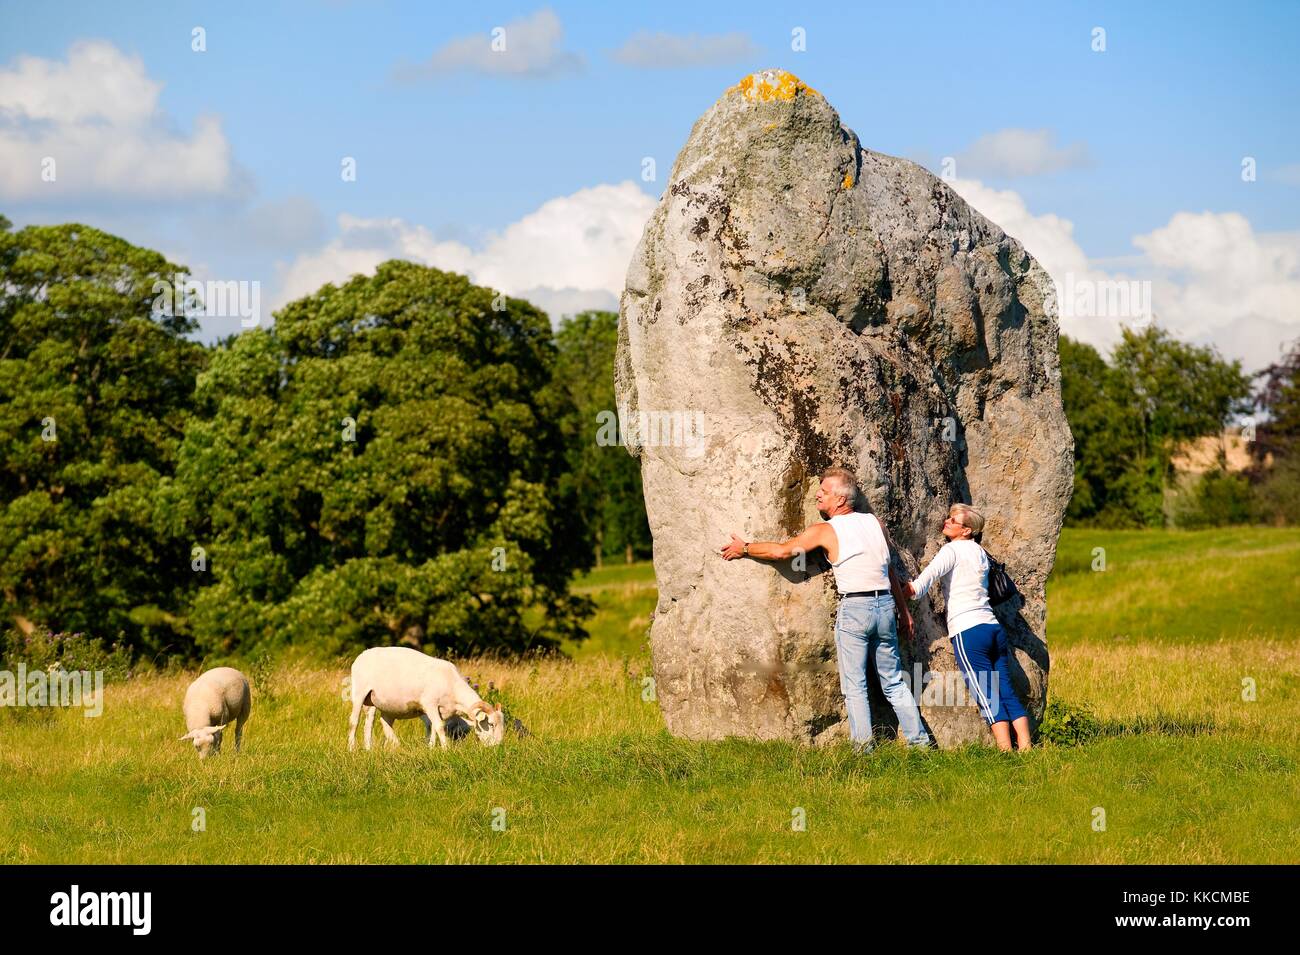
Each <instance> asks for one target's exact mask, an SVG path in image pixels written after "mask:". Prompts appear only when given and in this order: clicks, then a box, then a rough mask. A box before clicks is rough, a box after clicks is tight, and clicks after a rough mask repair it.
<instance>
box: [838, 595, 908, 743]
mask: <svg viewBox="0 0 1300 955" xmlns="http://www.w3.org/2000/svg"><path fill="white" fill-rule="evenodd" d="M835 649H836V651H837V659H838V661H839V668H840V691H841V692H842V693H843V694H844V707H845V709H847V710H848V712H849V736H850V737H851V738H852V740H853V742H854V744H855V745H857V746H859V747H860V748H863V749H867V748H870V746H871V702H870V696H869V695H868V693H867V660H868V659H869V658H871V657H874V658H875V661H876V675H877V676H878V677H879V678H880V688H881V689H882V690H883V691H884V693H885V699H887V700H888V701H889V705H890V706H892V707H893V708H894V714H895V715H896V716H897V717H898V735H899V736H901V737H903V738H904V739H905V740H907V742H908V743H909V744H910V745H912V746H929V745H930V737H929V735H928V734H927V733H926V731H925V727H923V726H922V725H921V711H920V710H919V709H917V706H916V699H915V698H914V697H913V696H912V691H911V690H910V689H908V687H907V684H906V683H904V682H903V663H902V660H901V659H900V658H899V654H898V621H897V620H896V619H895V617H894V598H893V597H892V596H890V595H889V594H885V595H884V596H882V597H844V598H841V600H840V609H839V612H838V613H837V614H836V615H835Z"/></svg>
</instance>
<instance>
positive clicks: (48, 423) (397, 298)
mask: <svg viewBox="0 0 1300 955" xmlns="http://www.w3.org/2000/svg"><path fill="white" fill-rule="evenodd" d="M185 272H186V270H185V269H184V268H183V267H181V266H178V265H176V264H174V263H171V262H168V261H167V260H166V259H165V257H164V256H162V255H161V254H159V253H157V252H153V251H150V250H148V249H143V248H139V247H136V246H134V245H131V244H130V243H129V242H126V241H124V240H123V239H120V238H117V237H115V236H112V235H109V234H107V233H104V232H102V231H99V230H96V229H93V228H89V227H86V226H83V225H75V224H69V225H59V226H29V227H26V228H24V229H21V230H17V231H15V230H13V229H12V227H11V225H10V223H9V222H8V221H7V220H5V219H3V217H0V618H2V620H3V622H2V623H0V633H6V634H8V636H7V639H8V640H9V641H10V642H11V643H12V642H13V641H15V640H18V641H21V640H29V639H34V638H35V637H39V635H40V634H41V633H47V634H48V632H49V631H50V630H53V631H60V632H64V633H78V634H88V635H93V636H95V637H98V638H104V639H106V640H112V641H117V642H119V643H120V644H121V645H122V646H124V647H127V648H129V649H130V650H132V651H133V652H135V653H137V654H140V655H144V656H146V657H151V656H152V657H171V656H177V657H182V658H186V657H200V656H212V655H223V654H231V653H239V654H245V655H247V654H257V653H261V652H274V651H276V650H278V649H280V648H283V647H286V646H298V647H304V648H307V649H309V650H311V651H313V652H319V653H323V654H335V653H343V652H348V651H351V650H355V649H356V648H358V647H361V646H365V645H374V644H388V643H398V642H406V643H409V644H411V645H415V646H420V647H423V648H425V649H432V650H435V651H436V652H439V653H444V654H455V655H465V654H472V653H476V652H482V651H485V650H498V651H504V652H511V653H518V652H525V651H529V650H534V649H542V650H544V649H551V648H554V647H556V646H558V645H559V643H560V642H561V641H563V640H565V639H566V638H570V639H581V637H582V636H583V634H584V632H583V622H584V620H585V619H586V618H587V617H588V616H589V615H590V613H591V611H592V604H591V601H590V600H589V599H588V598H586V597H583V596H580V595H575V594H573V593H571V590H570V583H571V581H572V580H573V578H574V576H575V575H576V574H579V573H582V572H584V571H586V570H588V569H590V568H591V567H592V566H593V565H597V564H599V563H601V562H602V561H605V560H618V561H623V560H634V559H644V558H647V557H649V556H650V553H651V538H650V531H649V527H648V525H647V522H646V516H645V510H644V506H643V499H642V493H641V478H640V470H639V466H638V464H637V462H636V461H635V459H633V458H632V457H631V456H630V455H628V454H627V453H626V452H625V451H624V450H623V449H621V448H618V447H602V446H600V445H599V444H597V442H596V441H595V440H594V437H595V433H596V421H597V415H598V414H599V413H600V412H604V411H609V410H611V409H614V408H615V398H614V384H613V367H614V353H615V349H616V344H617V333H618V319H617V315H615V314H614V313H612V312H584V313H581V314H579V315H576V316H573V317H571V318H566V319H565V320H564V321H563V322H562V323H561V324H560V326H559V328H558V329H556V330H552V327H551V324H550V321H549V319H548V317H547V316H546V314H545V313H544V312H542V311H541V310H540V309H538V308H536V307H535V306H533V305H532V304H530V303H528V302H526V301H524V300H522V299H516V298H510V297H507V296H502V295H497V294H496V293H494V292H493V291H492V290H489V289H484V288H480V287H477V286H475V285H473V284H472V283H470V282H469V280H468V279H466V278H465V277H464V276H461V275H456V274H453V273H447V272H442V271H440V270H438V269H433V268H428V267H424V266H420V265H416V264H413V263H410V262H403V261H396V260H394V261H389V262H386V263H384V264H382V265H381V266H379V267H378V269H377V270H376V272H375V274H374V275H373V276H369V277H365V276H355V277H353V278H352V279H351V280H349V281H348V282H346V283H343V284H341V285H338V286H335V285H326V286H324V287H323V288H321V289H319V290H317V291H316V292H315V293H313V294H311V295H308V296H306V297H304V298H301V299H298V300H297V301H294V302H292V303H290V304H288V305H286V306H285V307H284V308H282V309H281V310H280V311H278V312H277V313H276V320H275V322H274V324H272V325H270V326H269V327H260V328H254V329H251V330H248V331H246V332H243V333H241V334H239V335H237V336H231V337H230V338H228V339H226V340H223V341H221V342H218V343H217V344H215V345H212V346H208V345H204V344H201V343H199V342H197V341H195V340H194V338H193V336H194V334H195V333H196V332H197V331H198V324H197V321H196V320H195V319H194V317H193V316H192V315H189V314H186V313H185V311H184V310H183V309H175V308H173V309H164V310H162V311H159V309H158V308H157V300H158V296H157V283H158V282H159V281H170V280H171V279H173V277H174V276H175V275H177V274H178V273H179V274H185ZM1061 357H1062V378H1063V388H1064V393H1065V402H1066V410H1067V414H1068V416H1069V418H1070V422H1071V426H1072V428H1073V429H1074V433H1075V440H1076V473H1075V496H1074V500H1073V502H1072V504H1071V511H1070V517H1071V519H1072V520H1077V521H1093V522H1099V523H1110V524H1120V525H1133V526H1139V525H1152V524H1158V523H1161V522H1162V521H1163V520H1164V517H1163V516H1162V515H1163V514H1164V512H1163V511H1162V510H1161V501H1162V500H1163V497H1162V495H1164V494H1165V493H1166V492H1167V490H1168V482H1169V480H1170V475H1171V472H1170V460H1171V455H1172V452H1173V449H1174V448H1175V447H1176V446H1177V444H1178V442H1179V441H1182V440H1185V439H1186V438H1188V437H1191V436H1196V435H1201V434H1206V433H1212V432H1214V431H1215V429H1218V428H1221V427H1222V425H1223V424H1224V423H1225V422H1227V421H1228V420H1230V419H1231V418H1232V417H1233V416H1234V415H1237V414H1239V413H1241V412H1242V411H1243V409H1247V408H1248V407H1249V406H1250V404H1251V402H1252V400H1254V401H1262V402H1263V404H1264V405H1265V406H1266V407H1267V411H1268V412H1269V414H1271V415H1272V417H1271V419H1269V421H1270V423H1269V424H1268V425H1267V426H1261V430H1260V440H1259V442H1258V445H1259V447H1260V449H1261V454H1265V453H1266V454H1267V455H1268V460H1269V461H1272V462H1273V466H1272V468H1271V469H1268V470H1267V472H1265V470H1264V469H1262V468H1261V470H1260V472H1259V475H1258V476H1257V477H1247V478H1240V479H1238V478H1236V477H1231V476H1230V478H1231V480H1232V481H1235V480H1242V481H1246V482H1248V483H1249V482H1254V483H1253V484H1251V486H1250V487H1249V488H1248V489H1247V490H1248V492H1249V494H1250V500H1251V501H1252V502H1253V503H1252V505H1251V506H1252V507H1254V508H1256V509H1257V510H1254V511H1251V514H1252V515H1257V514H1258V513H1259V510H1258V509H1259V508H1261V507H1263V505H1262V504H1261V503H1260V502H1263V501H1266V500H1270V501H1282V502H1287V501H1289V502H1290V503H1289V505H1287V506H1289V507H1291V510H1290V511H1286V510H1285V508H1284V507H1283V508H1280V509H1276V508H1275V512H1276V513H1283V512H1285V513H1286V514H1287V515H1289V519H1291V520H1294V519H1295V510H1294V508H1295V502H1296V494H1295V491H1294V488H1295V486H1296V483H1297V482H1296V477H1295V474H1296V465H1295V460H1296V456H1295V454H1294V444H1295V435H1296V434H1297V431H1298V429H1297V423H1298V422H1297V419H1298V418H1300V413H1298V410H1297V409H1298V406H1300V402H1298V401H1297V391H1296V364H1297V359H1296V354H1295V352H1294V351H1293V352H1292V353H1291V355H1290V357H1289V359H1288V361H1290V363H1291V364H1289V365H1283V364H1279V365H1278V366H1277V367H1275V368H1274V369H1272V371H1271V372H1270V373H1269V375H1266V376H1265V377H1264V379H1263V385H1262V387H1261V389H1260V390H1258V391H1257V392H1252V390H1251V381H1250V379H1249V378H1247V377H1246V376H1245V375H1244V374H1243V373H1242V372H1241V369H1240V368H1239V366H1237V365H1236V364H1235V363H1226V362H1223V361H1222V360H1221V359H1220V358H1219V357H1218V356H1217V355H1215V354H1214V353H1212V352H1210V351H1208V350H1205V349H1196V348H1192V347H1191V346H1187V345H1184V344H1183V343H1180V342H1178V341H1176V340H1175V339H1172V338H1171V337H1170V336H1168V335H1167V334H1166V333H1164V332H1163V331H1161V330H1159V329H1148V330H1146V331H1144V332H1140V333H1138V332H1126V333H1125V337H1124V340H1123V342H1122V343H1121V345H1120V346H1119V347H1118V348H1117V349H1116V350H1115V352H1114V354H1113V355H1112V356H1111V357H1110V359H1109V360H1106V359H1103V358H1102V356H1100V355H1099V354H1098V353H1097V352H1096V351H1095V350H1093V349H1091V348H1089V347H1088V346H1086V345H1081V344H1079V343H1076V342H1072V341H1070V340H1069V339H1062V352H1061ZM1252 395H1253V396H1254V397H1253V398H1252ZM1262 460H1264V458H1263V457H1261V461H1262ZM1288 469H1289V470H1288ZM1265 473H1267V474H1268V475H1269V477H1267V478H1266V477H1264V475H1265ZM1287 474H1289V475H1290V477H1289V478H1286V480H1289V481H1290V484H1286V480H1281V479H1280V478H1279V476H1285V475H1287ZM1255 484H1258V487H1256V486H1255ZM1224 486H1227V485H1224ZM1265 489H1269V490H1268V491H1267V493H1266V491H1265ZM1240 490H1241V489H1240V488H1237V487H1236V485H1235V484H1232V485H1231V486H1230V487H1228V496H1229V497H1231V496H1232V495H1234V494H1237V492H1238V491H1240ZM1203 493H1204V494H1205V495H1207V496H1208V499H1210V500H1211V501H1216V500H1218V498H1215V497H1214V495H1216V494H1217V495H1220V497H1222V496H1223V495H1224V493H1225V492H1224V491H1223V488H1222V487H1220V486H1218V485H1215V486H1210V485H1207V487H1206V489H1204V491H1203ZM1267 494H1272V495H1273V497H1271V498H1270V497H1268V496H1267ZM1288 494H1289V495H1290V497H1287V495H1288ZM1232 499H1233V500H1235V498H1232ZM1263 509H1264V511H1267V510H1268V509H1267V508H1263ZM1206 510H1207V511H1213V512H1215V513H1219V511H1216V510H1215V509H1214V508H1213V507H1207V508H1206ZM34 635H35V636H34Z"/></svg>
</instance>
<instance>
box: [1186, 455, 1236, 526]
mask: <svg viewBox="0 0 1300 955" xmlns="http://www.w3.org/2000/svg"><path fill="white" fill-rule="evenodd" d="M1255 509H1256V504H1255V492H1254V490H1253V489H1252V487H1251V485H1250V482H1249V481H1247V480H1246V478H1245V477H1243V476H1242V475H1240V474H1232V473H1230V472H1228V471H1224V470H1221V469H1214V470H1210V471H1206V472H1205V473H1204V474H1202V475H1201V476H1200V477H1199V478H1197V480H1196V481H1195V483H1193V484H1192V485H1191V487H1190V488H1189V489H1188V490H1187V491H1186V492H1185V493H1184V494H1183V495H1181V496H1180V498H1179V499H1178V502H1177V504H1176V505H1175V507H1174V521H1175V523H1176V524H1177V525H1178V526H1179V527H1185V528H1189V529H1190V528H1198V527H1222V526H1224V525H1227V524H1248V523H1250V522H1251V521H1252V520H1253V519H1254V517H1255Z"/></svg>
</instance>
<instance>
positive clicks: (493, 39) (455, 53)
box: [394, 9, 582, 81]
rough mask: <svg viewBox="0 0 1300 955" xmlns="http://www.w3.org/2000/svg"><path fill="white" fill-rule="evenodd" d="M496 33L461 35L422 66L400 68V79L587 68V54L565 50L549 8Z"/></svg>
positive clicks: (397, 72) (546, 72)
mask: <svg viewBox="0 0 1300 955" xmlns="http://www.w3.org/2000/svg"><path fill="white" fill-rule="evenodd" d="M496 29H497V28H495V27H494V28H493V30H492V31H484V32H483V33H480V34H473V35H471V36H464V37H458V38H456V39H454V40H451V41H449V42H448V43H446V44H444V45H443V46H441V47H439V48H438V49H437V50H436V51H434V54H433V56H432V57H431V58H430V59H428V60H426V61H425V62H424V63H421V64H419V65H418V66H409V65H404V66H399V67H397V69H396V70H395V71H394V74H395V76H396V78H397V79H399V80H405V81H413V80H420V79H427V78H429V77H432V76H438V75H442V74H445V73H461V72H465V73H482V74H486V75H489V76H514V77H528V76H532V77H541V76H553V75H555V74H558V73H564V72H567V71H571V70H578V69H581V67H582V57H581V56H579V55H578V54H576V53H571V52H569V51H567V50H564V49H563V48H562V41H563V39H564V27H563V25H562V24H561V23H560V18H559V17H557V16H556V15H555V13H554V12H553V11H551V10H550V9H543V10H538V11H537V12H536V13H534V14H532V15H531V16H527V17H520V18H519V19H516V20H511V21H509V22H508V23H506V24H504V26H502V27H500V30H501V32H500V33H499V34H497V33H496V32H495V31H496Z"/></svg>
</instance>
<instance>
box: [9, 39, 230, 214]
mask: <svg viewBox="0 0 1300 955" xmlns="http://www.w3.org/2000/svg"><path fill="white" fill-rule="evenodd" d="M161 90H162V84H161V83H159V82H157V81H155V80H152V79H150V78H149V76H148V75H147V73H146V72H145V68H144V63H143V61H141V59H140V58H139V57H138V56H127V55H126V54H125V53H123V52H122V51H121V50H119V49H118V48H117V47H115V46H114V45H113V44H112V43H109V42H107V41H104V40H83V41H80V42H77V43H74V44H73V45H72V46H71V47H70V48H69V50H68V58H67V60H66V61H60V60H46V59H42V58H40V57H34V56H20V57H18V58H17V59H16V60H15V61H13V63H12V64H11V65H10V66H9V67H8V68H4V69H0V169H4V170H5V174H4V176H3V177H0V199H4V200H6V201H21V200H45V201H56V202H57V201H62V200H65V199H70V198H79V199H84V198H87V197H93V198H104V197H126V198H136V199H151V200H155V199H180V198H192V197H197V196H214V195H222V194H226V193H229V192H230V191H231V190H232V189H233V188H234V187H235V182H236V179H237V175H236V171H235V168H234V164H233V162H232V160H231V154H230V144H229V143H228V142H227V141H226V137H225V134H224V133H223V132H222V130H221V123H220V121H219V120H218V119H217V118H216V117H213V116H199V117H197V118H196V119H195V120H194V131H193V133H192V134H191V135H189V136H188V137H187V136H185V135H184V134H181V133H178V132H176V131H175V130H174V129H173V128H172V125H171V123H170V121H169V120H168V118H167V117H166V116H165V115H164V114H163V113H162V112H161V111H160V110H159V108H158V96H159V93H160V92H161ZM49 160H53V167H52V168H53V174H54V178H53V181H46V179H45V178H43V174H48V173H47V170H49V169H50V168H51V167H50V164H49Z"/></svg>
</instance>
